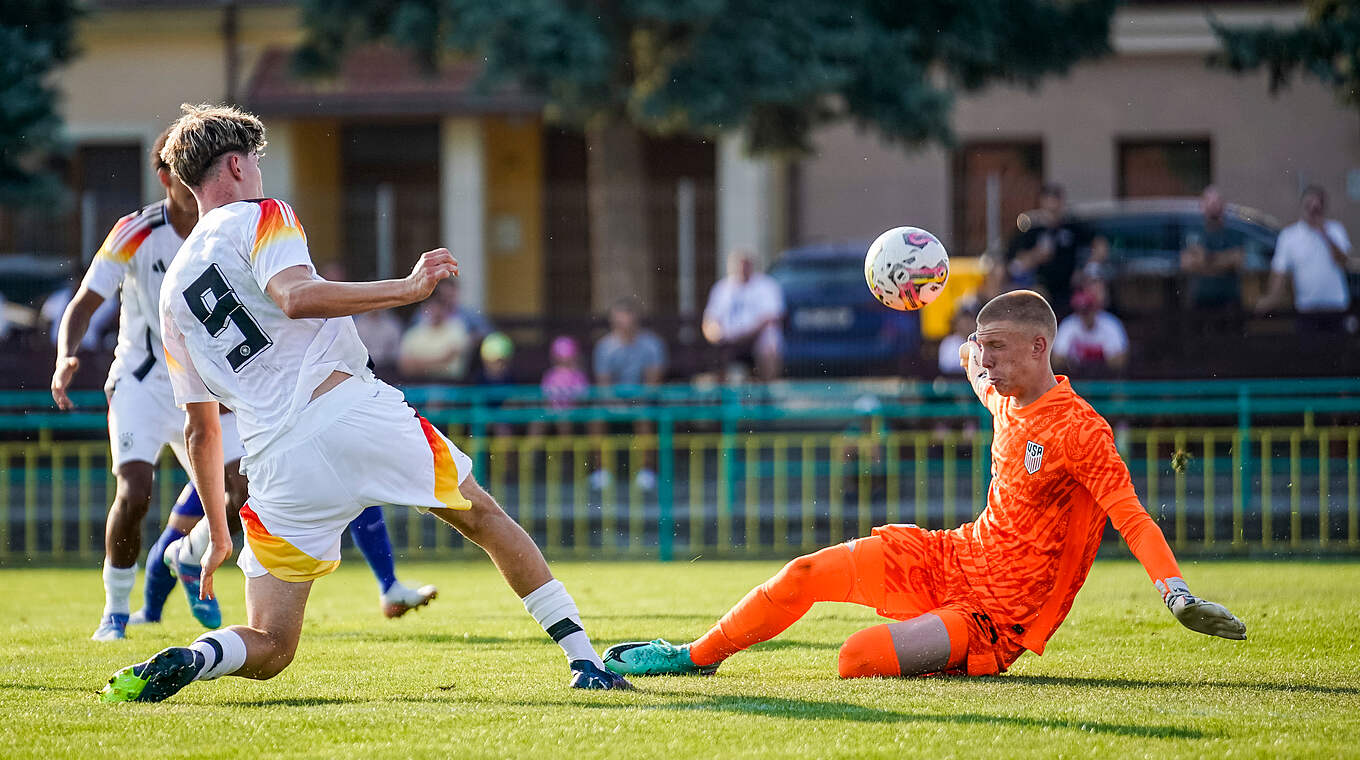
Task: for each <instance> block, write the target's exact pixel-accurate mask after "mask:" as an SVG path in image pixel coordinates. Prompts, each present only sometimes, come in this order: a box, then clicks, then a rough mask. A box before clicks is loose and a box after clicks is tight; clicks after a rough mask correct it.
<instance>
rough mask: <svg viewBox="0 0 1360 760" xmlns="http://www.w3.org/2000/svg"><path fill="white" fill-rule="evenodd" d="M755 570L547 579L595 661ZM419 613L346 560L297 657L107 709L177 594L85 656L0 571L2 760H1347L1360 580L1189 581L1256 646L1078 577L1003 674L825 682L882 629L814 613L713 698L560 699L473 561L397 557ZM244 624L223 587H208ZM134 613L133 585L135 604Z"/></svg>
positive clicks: (1212, 573)
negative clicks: (427, 585) (844, 648)
mask: <svg viewBox="0 0 1360 760" xmlns="http://www.w3.org/2000/svg"><path fill="white" fill-rule="evenodd" d="M777 567H778V566H777V564H773V563H735V562H734V563H721V562H709V561H700V562H697V563H688V564H687V563H677V564H671V565H661V564H657V563H557V565H556V566H555V569H556V572H557V574H558V576H559V577H561V578H562V579H563V580H564V581H565V582H566V583H567V587H568V589H570V590H571V591H572V592H573V594H574V595H575V596H576V599H577V601H578V603H579V604H580V607H581V609H582V610H583V611H584V613H585V620H586V625H587V627H588V629H589V631H590V633H591V634H592V636H594V639H595V643H596V644H597V645H598V646H599V647H600V648H603V647H604V646H606V645H608V644H612V643H615V642H618V641H624V640H631V639H640V638H651V637H655V636H665V637H668V638H671V639H672V640H676V641H684V640H687V639H688V638H691V637H694V636H696V635H698V634H700V633H701V632H703V631H704V630H705V629H706V628H707V626H709V625H710V624H711V623H712V622H713V620H714V619H716V617H717V616H718V615H719V614H721V613H722V612H723V611H725V610H726V609H727V607H728V605H730V604H731V603H732V602H734V601H735V600H736V599H738V598H739V597H740V596H741V595H742V594H743V593H745V591H746V590H747V589H748V588H749V587H750V586H752V585H754V584H755V583H758V582H760V581H761V580H763V579H764V578H766V577H767V576H768V575H769V574H770V573H772V572H773V571H774V570H775V569H777ZM399 569H400V570H401V573H402V576H403V577H404V578H406V579H408V580H419V581H421V582H433V583H437V584H438V585H439V587H440V589H441V595H440V598H439V600H438V601H436V602H435V603H434V604H433V605H432V606H431V607H429V608H427V609H425V610H421V611H420V612H418V613H414V614H411V615H408V616H407V617H406V618H404V619H402V620H398V621H388V620H384V619H382V618H381V617H380V616H379V614H378V608H377V598H376V590H375V588H374V585H373V582H372V580H371V578H370V577H369V576H368V573H367V570H366V568H364V566H363V564H362V562H357V561H347V562H346V563H345V565H344V567H342V569H341V570H340V571H339V572H338V573H337V574H336V575H335V576H332V577H330V578H327V579H324V580H323V581H321V582H319V583H318V584H317V587H316V589H315V590H314V592H313V595H312V602H311V606H310V609H309V617H308V620H307V625H306V629H305V631H304V633H303V640H302V646H301V649H300V651H299V655H298V659H297V660H296V661H295V663H294V664H293V666H292V667H291V668H289V669H288V670H287V671H285V672H284V673H283V675H281V676H279V677H278V678H275V679H274V680H272V681H269V682H265V683H257V682H253V681H245V680H241V679H235V678H224V679H221V680H219V681H216V682H213V683H207V684H193V685H191V686H189V687H188V688H187V689H185V691H184V692H182V693H181V694H180V695H179V696H177V697H175V698H174V699H173V700H171V701H170V702H167V703H163V704H160V705H136V704H134V705H104V704H101V703H99V702H97V701H96V700H95V697H94V692H95V691H96V690H97V689H98V688H99V687H100V686H101V685H102V684H103V682H104V680H105V679H106V678H107V677H108V675H109V674H110V673H112V672H113V671H114V670H115V669H117V668H118V667H120V666H122V665H125V664H128V663H130V662H133V661H136V660H141V659H144V658H145V657H146V656H148V655H150V654H151V653H153V652H155V651H156V650H158V649H160V648H161V647H164V646H168V645H171V644H180V643H187V642H188V641H189V640H190V639H192V638H193V637H194V636H196V635H197V634H198V633H199V632H200V630H201V629H199V628H197V626H196V625H195V624H194V623H193V621H192V619H191V618H190V617H189V614H188V612H187V611H186V609H185V606H184V603H183V600H182V597H180V596H179V594H180V592H179V591H178V590H177V591H176V597H175V598H173V599H172V600H171V604H170V606H169V607H168V609H167V615H166V622H165V623H164V624H162V625H160V626H158V627H150V628H146V627H144V628H135V629H133V633H132V637H131V638H129V639H128V640H127V641H125V642H120V643H112V644H96V643H93V642H90V641H89V640H88V639H87V637H88V636H89V634H90V632H91V631H92V630H93V627H94V623H95V622H96V619H97V617H98V614H99V610H100V606H101V604H102V599H101V591H100V588H99V575H98V571H97V570H94V569H84V570H8V571H0V620H3V621H4V622H3V623H0V630H3V641H4V642H5V643H4V646H3V649H2V650H0V726H3V729H0V757H5V758H19V757H42V758H66V757H70V758H82V759H84V758H90V757H125V758H135V757H143V756H148V757H194V758H216V757H221V758H248V760H260V759H262V758H271V757H280V758H308V757H316V758H330V757H340V758H355V759H356V760H368V759H369V758H380V757H403V758H404V757H455V758H463V757H483V756H484V757H525V758H529V757H542V758H571V759H572V760H575V759H576V758H592V757H607V758H632V757H656V758H688V757H698V758H712V757H805V758H830V757H845V758H860V757H904V756H920V757H930V758H946V757H963V756H987V757H993V758H1000V757H1005V758H1011V757H1058V756H1067V757H1073V756H1076V757H1089V756H1103V757H1110V758H1115V757H1118V758H1124V757H1153V758H1166V757H1213V758H1222V757H1234V758H1238V757H1284V756H1292V757H1301V756H1313V757H1341V756H1347V755H1350V756H1360V647H1358V646H1357V641H1358V640H1360V614H1358V613H1360V604H1358V603H1357V602H1360V563H1356V562H1345V563H1342V562H1330V563H1308V562H1219V563H1201V564H1194V565H1190V566H1187V567H1186V568H1185V571H1186V574H1187V575H1188V576H1189V580H1190V582H1191V585H1192V587H1193V588H1195V589H1196V590H1198V591H1199V592H1200V593H1202V594H1204V595H1206V596H1208V597H1210V598H1212V599H1214V600H1216V601H1221V602H1223V603H1224V604H1227V605H1228V606H1229V608H1231V609H1232V610H1234V611H1235V612H1236V613H1237V614H1238V615H1239V616H1240V617H1242V619H1244V620H1245V621H1246V622H1247V625H1248V628H1249V630H1248V635H1249V636H1250V639H1249V640H1248V641H1246V642H1230V641H1223V640H1219V639H1209V638H1207V637H1204V636H1200V635H1198V634H1194V633H1191V632H1189V631H1186V630H1184V629H1182V628H1181V627H1180V626H1178V625H1177V624H1176V623H1175V621H1174V620H1173V619H1172V618H1171V616H1170V615H1169V614H1168V613H1167V612H1166V610H1165V609H1164V608H1163V607H1162V606H1161V604H1160V601H1159V600H1158V598H1157V595H1156V593H1155V592H1154V591H1153V589H1152V588H1151V586H1150V584H1149V583H1148V581H1147V577H1146V576H1145V575H1144V574H1143V572H1142V570H1141V569H1140V568H1139V567H1138V566H1137V565H1136V564H1133V563H1131V562H1126V561H1102V562H1099V563H1097V564H1096V567H1095V569H1094V570H1093V572H1092V574H1091V577H1090V580H1088V581H1087V584H1086V588H1085V589H1084V590H1083V591H1082V593H1081V595H1080V596H1078V598H1077V603H1076V606H1075V607H1074V608H1073V610H1072V614H1071V616H1070V617H1069V618H1068V621H1067V623H1066V624H1065V625H1064V626H1063V627H1062V628H1061V629H1060V630H1059V631H1058V633H1057V634H1056V635H1055V636H1054V638H1053V640H1052V642H1051V644H1050V646H1049V649H1048V652H1047V654H1045V655H1044V657H1042V658H1039V657H1035V656H1034V655H1032V654H1027V655H1025V656H1023V657H1021V659H1020V661H1019V662H1017V663H1016V665H1015V666H1014V667H1013V668H1012V669H1011V672H1010V673H1009V674H1007V675H1005V676H1001V677H997V678H982V679H965V678H931V679H916V680H901V681H898V680H891V681H885V680H860V681H850V682H847V681H841V680H840V679H838V678H837V677H836V653H837V649H838V647H839V645H840V643H841V642H842V641H844V640H845V638H846V637H847V636H849V635H850V634H851V633H852V632H854V631H855V630H857V629H859V628H863V627H865V626H867V625H871V624H873V623H874V622H875V621H876V617H875V616H874V615H873V613H872V612H870V611H868V610H865V609H861V608H857V607H853V606H850V605H831V604H827V605H819V606H818V607H816V608H814V610H813V612H812V613H811V614H810V615H809V616H808V617H807V618H805V619H804V620H802V621H801V622H799V623H797V624H796V625H795V626H794V627H793V628H791V629H790V630H789V631H787V632H786V633H785V634H784V635H783V636H782V637H780V638H779V639H776V640H775V641H773V642H770V643H768V644H765V645H762V646H760V647H757V648H755V649H753V650H751V651H749V652H745V653H742V654H740V655H738V656H737V657H735V658H733V659H732V660H730V661H729V662H727V663H726V664H724V665H723V667H722V669H721V670H719V671H718V675H716V676H714V677H712V678H706V679H701V678H658V679H638V681H637V684H638V686H639V687H640V690H639V691H638V692H636V693H576V692H573V691H572V690H569V689H568V688H567V687H566V681H567V669H566V666H565V661H564V659H563V657H562V655H561V653H560V652H559V650H558V649H557V647H555V646H553V645H552V644H551V642H549V641H548V640H547V638H546V637H545V636H544V634H543V632H542V631H541V630H539V629H537V628H536V627H535V625H534V623H533V621H532V620H531V619H530V618H529V617H528V616H527V615H526V614H525V613H524V610H523V607H522V606H521V605H520V603H519V602H518V601H517V600H516V599H515V598H514V597H513V595H512V594H511V593H510V592H509V590H508V589H507V588H506V587H505V586H504V584H502V583H501V582H500V581H499V579H498V577H497V576H496V575H495V573H494V571H493V569H492V568H491V566H490V564H489V563H487V562H478V563H422V564H416V563H407V564H405V565H403V566H401V567H400V568H399ZM219 588H220V590H221V591H222V594H223V596H224V607H225V610H224V612H225V616H226V618H227V619H228V620H241V619H242V617H243V604H242V593H241V580H240V575H239V573H237V572H235V570H234V569H232V571H231V572H230V573H224V576H223V578H222V583H221V584H220V586H219ZM138 594H140V590H139V591H138Z"/></svg>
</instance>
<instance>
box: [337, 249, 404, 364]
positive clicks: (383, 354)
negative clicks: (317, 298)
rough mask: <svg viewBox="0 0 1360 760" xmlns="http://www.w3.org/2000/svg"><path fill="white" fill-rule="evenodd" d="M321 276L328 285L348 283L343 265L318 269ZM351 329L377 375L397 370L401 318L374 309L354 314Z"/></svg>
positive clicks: (388, 311) (400, 339)
mask: <svg viewBox="0 0 1360 760" xmlns="http://www.w3.org/2000/svg"><path fill="white" fill-rule="evenodd" d="M321 276H322V277H323V278H324V279H326V280H329V281H331V282H349V281H350V278H349V273H348V272H347V271H346V269H345V265H344V264H341V263H340V262H338V261H332V262H330V263H328V264H326V265H325V266H323V267H322V268H321ZM354 329H355V330H357V331H358V333H359V339H360V340H362V341H363V342H364V347H365V348H367V349H368V358H369V359H371V360H372V361H373V367H374V369H375V370H377V372H378V373H379V374H387V373H389V372H391V371H392V370H394V369H396V367H397V358H398V355H399V354H400V352H401V341H402V326H401V318H400V317H398V316H397V315H396V314H395V313H393V311H392V310H391V309H378V310H376V311H366V312H363V313H362V314H356V315H354Z"/></svg>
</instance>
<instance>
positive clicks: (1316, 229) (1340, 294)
mask: <svg viewBox="0 0 1360 760" xmlns="http://www.w3.org/2000/svg"><path fill="white" fill-rule="evenodd" d="M1300 205H1301V209H1302V213H1301V214H1300V217H1299V221H1297V222H1295V223H1293V224H1291V225H1289V226H1288V227H1285V228H1284V229H1283V230H1281V231H1280V236H1279V237H1278V238H1276V240H1275V258H1274V259H1272V260H1271V262H1270V287H1269V289H1268V290H1267V291H1266V295H1265V296H1264V297H1263V298H1262V299H1261V300H1260V301H1259V302H1257V304H1256V311H1257V312H1259V313H1264V312H1268V311H1272V310H1274V309H1278V308H1280V307H1282V306H1284V304H1285V302H1286V298H1287V297H1286V295H1285V277H1286V276H1287V275H1288V276H1291V277H1292V280H1293V285H1294V309H1295V310H1296V311H1298V312H1299V329H1300V330H1303V331H1305V332H1336V331H1339V330H1340V329H1341V328H1342V325H1343V324H1344V322H1343V320H1344V319H1345V312H1346V310H1347V309H1349V308H1350V305H1351V293H1350V287H1349V284H1348V283H1347V281H1346V269H1347V265H1348V264H1349V263H1350V262H1351V259H1350V254H1351V241H1350V238H1349V237H1347V236H1346V228H1345V227H1342V226H1341V222H1338V221H1336V220H1335V219H1328V218H1327V217H1326V212H1327V195H1326V193H1325V192H1324V191H1323V190H1322V188H1320V187H1317V186H1311V187H1309V188H1307V189H1306V190H1304V191H1303V198H1302V201H1301V203H1300Z"/></svg>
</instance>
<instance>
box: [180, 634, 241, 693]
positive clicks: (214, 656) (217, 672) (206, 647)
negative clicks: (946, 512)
mask: <svg viewBox="0 0 1360 760" xmlns="http://www.w3.org/2000/svg"><path fill="white" fill-rule="evenodd" d="M189 648H190V649H192V650H194V651H195V652H198V653H199V654H201V655H203V668H202V669H201V670H199V671H198V675H197V676H194V680H195V681H211V680H212V679H214V678H220V677H222V676H229V675H231V674H232V673H235V672H236V671H238V670H240V669H241V666H242V665H245V664H246V642H245V640H244V639H242V638H241V635H240V634H238V633H237V632H236V631H232V630H228V629H226V628H223V629H221V630H219V631H208V632H207V633H205V634H203V635H202V636H199V637H198V639H196V640H195V641H194V643H192V644H190V645H189Z"/></svg>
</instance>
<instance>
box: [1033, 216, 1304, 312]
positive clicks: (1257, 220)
mask: <svg viewBox="0 0 1360 760" xmlns="http://www.w3.org/2000/svg"><path fill="white" fill-rule="evenodd" d="M1031 213H1033V212H1028V213H1024V214H1021V215H1020V216H1019V217H1018V218H1017V220H1016V224H1017V227H1018V228H1019V229H1020V230H1022V231H1023V230H1025V229H1028V227H1029V224H1030V214H1031ZM1068 215H1069V216H1071V217H1072V218H1074V219H1077V220H1080V221H1082V222H1084V223H1086V224H1087V225H1088V226H1089V227H1090V229H1091V231H1092V232H1093V233H1094V234H1095V235H1099V236H1101V237H1104V238H1105V239H1106V240H1107V241H1108V242H1109V244H1110V258H1109V261H1108V272H1109V274H1110V275H1111V276H1112V278H1113V280H1114V282H1113V287H1112V296H1113V302H1114V305H1115V306H1116V307H1117V308H1119V309H1120V310H1122V311H1125V312H1137V311H1151V310H1155V309H1163V308H1175V307H1177V306H1179V305H1181V304H1182V302H1183V293H1184V291H1185V289H1184V288H1183V287H1182V283H1181V278H1180V277H1179V273H1180V257H1181V250H1182V249H1183V248H1184V247H1185V245H1186V242H1187V240H1188V239H1189V238H1190V236H1191V235H1193V234H1195V233H1197V232H1199V231H1200V230H1201V229H1203V224H1204V215H1203V213H1202V212H1201V211H1200V206H1199V198H1150V199H1134V200H1120V201H1100V202H1088V203H1073V204H1071V205H1070V206H1069V207H1068ZM1224 223H1225V224H1226V225H1227V227H1228V229H1232V230H1239V231H1241V232H1242V233H1243V235H1244V236H1245V237H1246V244H1245V247H1244V248H1245V250H1244V253H1245V254H1246V273H1245V275H1244V277H1243V280H1244V282H1243V295H1244V297H1246V298H1249V299H1250V298H1253V297H1254V296H1255V295H1256V294H1257V293H1259V292H1260V289H1261V288H1263V287H1264V286H1265V282H1266V279H1267V277H1268V276H1269V271H1270V259H1271V256H1273V255H1274V253H1275V237H1276V235H1278V234H1279V230H1280V227H1279V224H1278V223H1277V222H1276V221H1275V220H1274V219H1273V218H1271V217H1270V216H1268V215H1266V214H1263V213H1261V212H1259V211H1256V210H1255V209H1251V208H1247V207H1245V206H1239V205H1236V204H1228V205H1227V208H1226V209H1225V210H1224Z"/></svg>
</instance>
